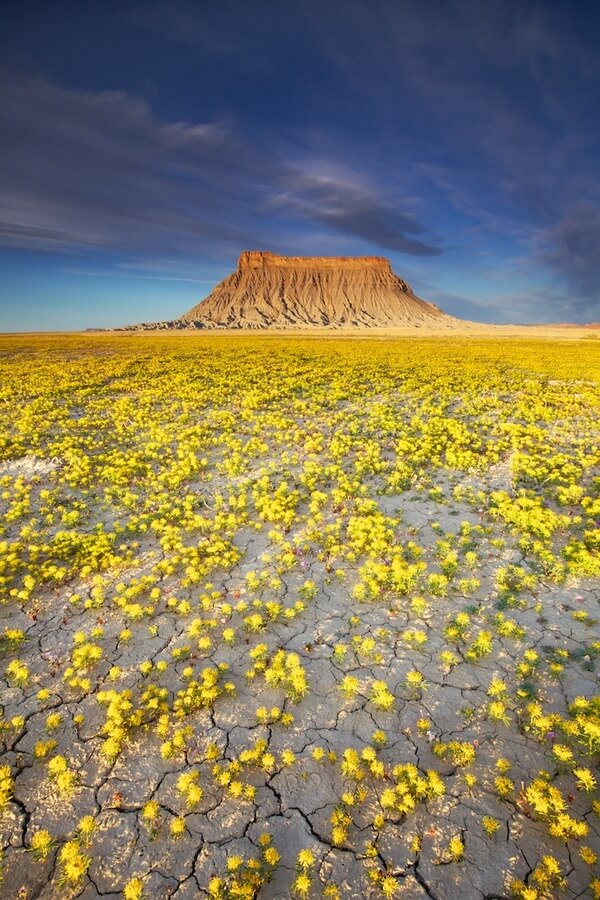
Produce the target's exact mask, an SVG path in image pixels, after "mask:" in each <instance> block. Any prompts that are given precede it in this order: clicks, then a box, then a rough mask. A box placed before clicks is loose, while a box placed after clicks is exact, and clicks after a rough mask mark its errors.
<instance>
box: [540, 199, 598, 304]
mask: <svg viewBox="0 0 600 900" xmlns="http://www.w3.org/2000/svg"><path fill="white" fill-rule="evenodd" d="M539 245H540V256H541V258H542V259H543V260H545V261H546V262H548V263H549V264H550V265H551V266H552V267H553V269H554V270H555V271H556V272H557V274H558V275H559V276H562V277H563V278H564V280H565V281H566V282H567V284H569V285H571V286H572V287H573V294H572V304H573V306H574V307H575V308H576V309H578V308H580V307H582V308H583V309H588V308H589V307H590V303H591V304H592V306H591V310H592V311H593V310H594V308H595V313H596V318H600V206H592V205H590V204H588V203H585V202H580V203H578V204H577V205H576V206H574V207H573V208H571V209H570V210H569V211H568V212H567V213H566V214H565V215H564V216H563V218H562V219H561V220H560V221H559V222H558V224H557V225H555V226H554V227H553V228H550V229H548V231H546V232H545V233H544V234H543V235H542V236H541V237H540V239H539Z"/></svg>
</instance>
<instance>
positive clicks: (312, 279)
mask: <svg viewBox="0 0 600 900" xmlns="http://www.w3.org/2000/svg"><path fill="white" fill-rule="evenodd" d="M455 323H456V320H455V319H453V318H452V317H450V316H447V315H446V314H445V313H444V312H443V311H442V310H441V309H439V308H438V307H437V306H434V305H433V304H432V303H427V302H426V301H425V300H421V299H419V297H417V296H415V294H414V293H413V291H412V288H411V287H410V285H409V284H407V283H406V282H405V281H403V279H402V278H399V277H398V276H397V275H395V274H394V273H393V272H392V268H391V265H390V262H389V260H387V259H385V258H384V257H382V256H305V257H303V256H278V255H276V254H274V253H266V252H260V251H245V252H244V253H242V254H241V256H240V258H239V261H238V265H237V269H236V270H235V272H233V273H232V274H231V275H229V276H228V277H227V278H225V279H224V280H223V281H221V282H220V284H218V285H217V286H216V287H215V288H214V290H213V291H212V292H211V293H210V294H209V295H208V297H206V299H204V300H202V302H200V303H198V304H197V305H196V306H194V307H193V309H190V310H189V312H187V313H185V315H183V316H181V318H180V319H178V320H177V321H176V322H172V323H169V325H170V326H171V327H175V328H181V327H197V328H298V327H301V328H306V327H311V326H316V327H321V328H322V327H324V326H325V327H333V328H343V327H352V326H354V327H361V328H365V327H382V326H388V327H389V326H416V327H419V326H420V327H426V326H431V325H435V326H437V327H440V326H442V327H443V326H444V325H445V324H448V325H452V324H455Z"/></svg>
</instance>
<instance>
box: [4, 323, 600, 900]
mask: <svg viewBox="0 0 600 900" xmlns="http://www.w3.org/2000/svg"><path fill="white" fill-rule="evenodd" d="M24 340H25V339H23V338H11V339H8V338H1V339H0V341H2V342H3V348H2V349H3V350H4V354H5V355H4V357H2V358H1V359H0V384H1V385H2V388H0V390H1V391H2V394H1V396H2V399H3V400H4V401H5V402H4V403H3V404H2V406H1V407H0V418H1V422H2V434H4V435H5V436H6V437H5V439H4V443H3V444H2V445H1V453H2V460H3V461H2V462H0V503H1V512H2V519H1V522H2V524H1V526H0V527H1V529H2V531H1V534H0V579H1V581H0V592H1V593H0V599H1V601H2V602H1V605H0V654H1V656H0V678H1V679H2V700H1V703H2V709H1V711H2V717H1V719H0V727H1V732H0V737H1V739H2V741H3V758H2V762H1V769H0V807H1V818H0V826H1V840H2V879H3V880H2V883H1V888H0V893H1V895H2V896H3V897H4V896H6V897H7V898H13V897H14V898H17V897H18V898H19V900H31V898H59V897H60V898H75V897H78V898H86V900H88V898H89V900H91V898H94V897H111V898H117V897H124V898H125V900H135V898H141V897H145V898H167V897H177V898H180V900H183V898H192V897H199V896H207V897H213V898H230V897H231V898H233V897H239V896H247V897H254V896H257V897H260V898H289V897H299V898H318V897H329V898H335V897H340V898H363V897H373V898H377V897H400V898H402V897H404V898H411V900H412V898H419V897H429V898H434V900H454V898H457V897H460V898H467V900H471V898H473V900H510V898H515V900H519V898H521V900H537V898H540V900H543V898H550V897H552V898H554V897H557V898H560V897H565V898H570V900H575V898H577V897H584V896H590V897H593V896H598V895H599V893H600V882H599V881H598V876H597V871H596V869H597V861H596V857H597V855H598V852H599V850H598V848H599V841H600V823H599V818H598V813H599V812H600V806H599V803H598V799H597V793H596V785H597V762H598V753H599V751H600V715H599V712H600V702H599V700H598V690H597V688H598V671H597V660H598V656H599V654H600V642H599V641H598V628H597V620H598V604H599V601H600V586H599V576H600V568H599V566H598V548H599V547H600V530H599V528H598V521H599V519H600V473H599V471H598V464H599V462H600V450H599V440H598V438H599V428H598V422H599V411H600V388H599V386H598V383H597V382H595V381H593V380H591V379H590V378H589V373H590V372H591V371H593V370H594V364H595V361H597V354H598V350H597V349H596V347H595V345H594V343H593V342H592V341H589V342H588V343H585V342H583V343H581V344H580V345H578V346H573V347H569V346H567V345H565V344H562V343H561V344H558V343H553V342H552V341H547V342H542V343H540V342H534V341H531V342H529V343H525V342H523V341H521V342H510V341H491V340H490V341H483V340H477V341H475V340H474V339H465V340H458V339H457V340H456V341H455V342H434V341H427V340H413V339H411V340H377V341H370V342H367V343H365V341H364V340H361V341H351V340H344V341H338V342H332V343H331V345H330V344H329V342H327V345H326V346H325V345H324V344H323V343H321V342H319V341H318V340H314V341H310V340H305V339H299V338H294V339H289V340H280V341H276V340H273V339H266V338H260V337H257V338H245V337H239V338H238V339H237V340H235V339H233V338H222V337H211V336H205V335H194V336H186V337H185V338H183V339H182V338H180V337H178V338H177V339H175V338H173V337H169V336H157V337H152V338H150V337H148V336H145V337H137V336H119V337H115V336H102V337H98V336H95V337H94V339H93V340H92V339H91V338H85V337H73V338H69V342H68V344H67V342H66V341H65V339H61V338H39V339H32V338H28V339H27V341H28V342H29V343H27V349H28V354H27V355H26V356H25V355H24V354H23V353H22V349H23V347H22V343H23V341H24ZM19 342H21V343H19ZM98 342H100V344H98ZM98 346H101V348H102V353H98ZM11 354H12V355H11ZM550 375H551V376H552V378H551V380H550ZM575 385H576V388H575Z"/></svg>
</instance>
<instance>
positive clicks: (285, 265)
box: [237, 250, 392, 272]
mask: <svg viewBox="0 0 600 900" xmlns="http://www.w3.org/2000/svg"><path fill="white" fill-rule="evenodd" d="M237 267H238V271H244V270H247V269H266V268H274V269H317V270H319V269H333V270H336V271H340V270H344V269H377V270H379V271H383V272H391V271H392V267H391V265H390V261H389V259H386V258H385V256H280V255H279V254H277V253H270V252H269V251H268V250H245V251H244V252H243V253H242V254H240V258H239V260H238V265H237Z"/></svg>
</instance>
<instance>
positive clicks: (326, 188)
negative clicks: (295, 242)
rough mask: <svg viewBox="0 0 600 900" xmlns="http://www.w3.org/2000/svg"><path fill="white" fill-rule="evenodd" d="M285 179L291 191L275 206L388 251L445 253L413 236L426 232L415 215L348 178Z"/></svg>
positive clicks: (297, 175) (296, 176)
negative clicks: (398, 207)
mask: <svg viewBox="0 0 600 900" xmlns="http://www.w3.org/2000/svg"><path fill="white" fill-rule="evenodd" d="M285 182H286V186H287V187H288V190H287V191H286V192H285V193H284V194H283V195H280V196H279V197H277V198H275V200H274V202H273V205H274V206H277V207H280V208H285V209H288V210H289V211H290V212H291V213H293V214H295V215H298V216H301V217H304V218H306V219H309V220H311V221H313V222H320V223H322V224H324V225H327V226H329V227H331V228H334V229H335V230H336V231H339V232H341V233H342V234H348V235H354V236H356V237H358V238H361V239H363V240H365V241H368V242H369V243H372V244H374V245H375V246H378V247H382V248H384V249H386V250H395V251H396V252H398V253H407V254H410V255H411V256H437V255H439V254H440V253H441V252H442V251H441V249H439V248H438V247H436V246H434V245H433V244H430V243H425V242H424V241H420V240H416V239H415V238H412V237H410V236H409V235H411V234H415V233H416V234H420V233H422V232H423V231H424V228H423V226H422V225H421V224H420V223H419V222H418V221H417V220H416V219H415V218H414V216H411V215H407V214H403V213H400V212H398V211H397V210H396V209H395V208H394V207H393V206H391V205H389V204H387V203H385V202H383V201H382V200H381V199H380V198H379V197H378V196H377V194H375V193H374V192H373V191H370V190H369V189H368V188H366V187H364V186H361V185H357V184H354V183H352V182H351V181H349V180H348V179H347V178H344V177H340V176H335V175H331V174H311V173H306V172H304V173H303V172H292V173H291V174H289V175H288V176H287V177H286V178H285Z"/></svg>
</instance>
